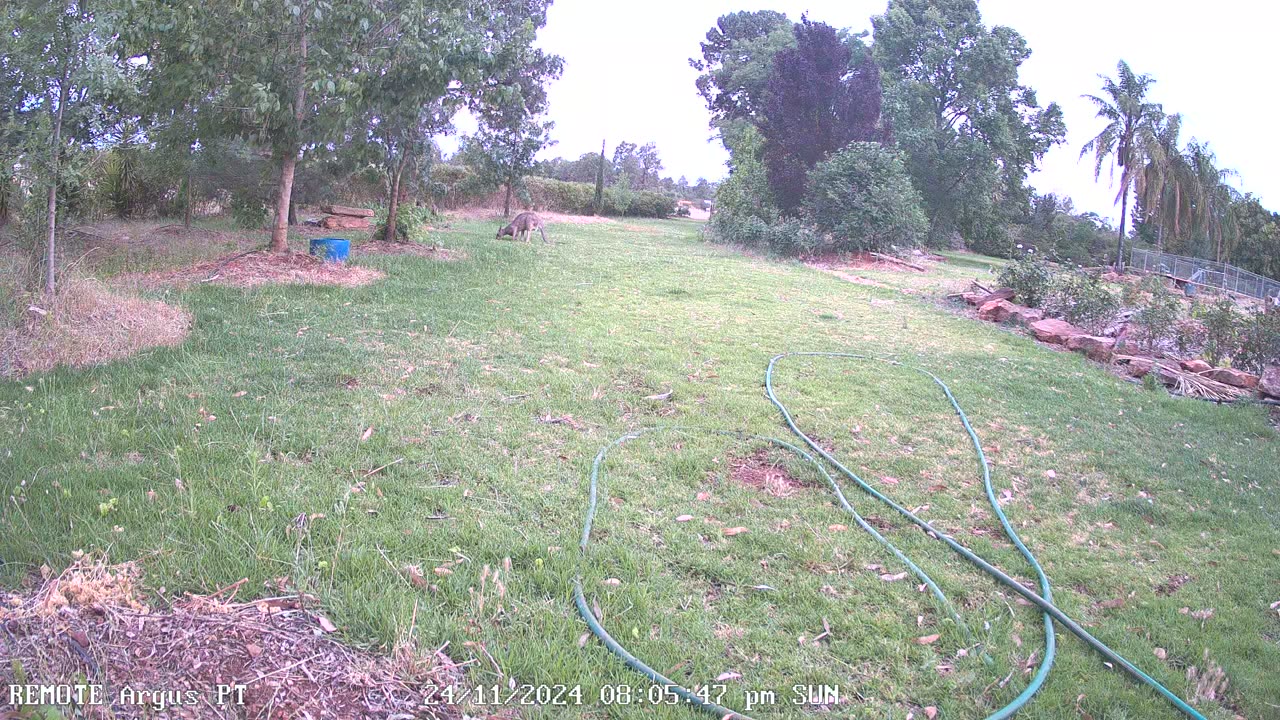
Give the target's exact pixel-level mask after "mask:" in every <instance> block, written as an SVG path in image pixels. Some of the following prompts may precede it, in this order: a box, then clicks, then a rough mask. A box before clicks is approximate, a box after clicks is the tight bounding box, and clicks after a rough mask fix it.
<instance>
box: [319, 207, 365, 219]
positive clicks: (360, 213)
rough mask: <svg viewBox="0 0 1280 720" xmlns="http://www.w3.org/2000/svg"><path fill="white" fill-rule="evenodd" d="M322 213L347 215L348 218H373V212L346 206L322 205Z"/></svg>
mask: <svg viewBox="0 0 1280 720" xmlns="http://www.w3.org/2000/svg"><path fill="white" fill-rule="evenodd" d="M320 212H322V213H325V214H327V215H345V216H347V217H358V218H371V217H373V211H372V210H370V209H368V208H354V207H347V206H345V205H321V206H320Z"/></svg>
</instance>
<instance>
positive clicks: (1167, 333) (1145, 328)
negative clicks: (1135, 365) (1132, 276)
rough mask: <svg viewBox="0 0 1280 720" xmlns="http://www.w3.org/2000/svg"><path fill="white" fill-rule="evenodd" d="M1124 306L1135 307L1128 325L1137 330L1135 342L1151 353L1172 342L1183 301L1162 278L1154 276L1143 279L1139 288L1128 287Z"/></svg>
mask: <svg viewBox="0 0 1280 720" xmlns="http://www.w3.org/2000/svg"><path fill="white" fill-rule="evenodd" d="M1125 304H1126V305H1131V306H1134V307H1136V310H1135V311H1134V313H1133V317H1132V318H1130V320H1129V322H1130V325H1131V326H1132V327H1133V329H1134V339H1135V340H1137V341H1139V342H1140V343H1142V344H1143V345H1144V346H1145V347H1146V349H1147V350H1148V351H1150V350H1152V349H1153V348H1155V346H1156V345H1157V344H1159V343H1160V342H1162V341H1164V340H1167V339H1169V338H1170V337H1171V336H1172V335H1173V333H1174V331H1175V330H1176V329H1177V328H1178V316H1179V315H1181V314H1182V302H1181V301H1180V300H1178V296H1177V295H1175V294H1174V293H1173V291H1171V290H1169V288H1168V287H1167V286H1166V285H1165V283H1164V279H1163V278H1160V277H1157V276H1154V275H1153V276H1150V277H1146V278H1143V280H1142V282H1140V283H1138V284H1137V285H1129V286H1128V287H1127V288H1126V300H1125Z"/></svg>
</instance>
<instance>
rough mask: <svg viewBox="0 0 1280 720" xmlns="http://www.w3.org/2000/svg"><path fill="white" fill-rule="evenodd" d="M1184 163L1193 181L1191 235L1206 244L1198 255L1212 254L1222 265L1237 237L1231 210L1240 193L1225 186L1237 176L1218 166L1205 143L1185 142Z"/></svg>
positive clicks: (1237, 227)
mask: <svg viewBox="0 0 1280 720" xmlns="http://www.w3.org/2000/svg"><path fill="white" fill-rule="evenodd" d="M1187 161H1188V164H1189V165H1190V167H1191V170H1192V172H1193V173H1194V174H1195V178H1196V190H1197V192H1196V194H1195V196H1194V199H1193V205H1194V219H1195V222H1194V228H1195V233H1196V235H1197V236H1198V237H1201V238H1204V240H1205V242H1206V243H1207V246H1206V247H1204V248H1203V249H1202V253H1201V254H1202V255H1203V254H1207V253H1209V252H1213V257H1214V260H1217V261H1218V262H1225V260H1226V258H1228V257H1229V256H1230V254H1231V250H1232V248H1233V247H1234V243H1235V241H1236V240H1237V239H1238V237H1239V226H1238V224H1237V223H1236V216H1235V209H1234V208H1235V205H1236V203H1238V202H1239V201H1240V191H1238V190H1236V189H1235V188H1233V187H1231V186H1230V185H1229V184H1227V181H1228V180H1230V179H1231V178H1233V177H1235V176H1236V174H1237V173H1236V171H1234V170H1228V169H1225V168H1219V167H1218V157H1217V156H1216V155H1214V154H1213V151H1212V150H1210V149H1209V144H1208V143H1201V142H1196V141H1195V140H1192V141H1191V142H1190V143H1188V144H1187Z"/></svg>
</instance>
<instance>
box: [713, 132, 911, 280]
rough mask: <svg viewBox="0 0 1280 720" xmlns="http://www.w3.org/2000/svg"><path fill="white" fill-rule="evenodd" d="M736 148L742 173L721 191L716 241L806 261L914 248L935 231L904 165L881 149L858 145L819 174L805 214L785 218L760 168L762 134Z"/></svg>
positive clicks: (740, 138) (813, 177) (743, 136)
mask: <svg viewBox="0 0 1280 720" xmlns="http://www.w3.org/2000/svg"><path fill="white" fill-rule="evenodd" d="M730 142H731V143H732V144H733V158H734V167H733V172H732V173H730V175H729V178H728V179H727V180H725V181H724V182H723V183H721V184H720V187H719V189H718V190H717V191H716V211H715V214H713V215H712V216H711V223H710V226H709V228H708V230H709V231H708V235H709V237H710V238H711V239H712V240H715V241H718V242H726V243H735V244H741V245H747V246H750V247H760V248H766V249H769V250H772V251H773V252H777V253H781V254H784V255H800V254H806V253H819V252H831V251H835V252H849V251H862V250H892V249H894V248H895V247H911V246H915V245H918V244H920V242H922V241H923V239H924V237H925V235H926V233H927V231H928V222H927V221H926V220H925V217H924V214H923V212H922V211H921V210H920V200H919V195H918V194H917V193H916V192H915V190H914V189H913V188H912V187H911V183H910V180H908V178H907V175H906V171H905V169H904V168H903V166H902V161H901V160H900V159H899V157H898V155H897V153H896V152H895V151H894V150H892V149H890V148H886V147H883V146H881V145H880V144H879V143H867V142H856V143H850V144H849V145H848V146H846V147H845V148H844V149H843V150H840V151H839V152H837V153H834V154H833V155H832V156H831V157H829V158H827V159H826V160H825V161H823V162H821V163H819V164H818V165H817V166H815V167H814V169H813V171H812V172H811V173H810V175H809V191H808V193H807V195H806V199H805V205H804V207H803V209H802V212H801V213H800V215H798V216H795V217H783V216H782V214H781V213H780V212H779V211H778V209H777V207H776V206H775V205H774V203H773V200H772V198H773V196H772V194H771V192H770V190H769V183H768V176H767V173H766V172H765V167H764V163H763V162H762V161H761V160H760V153H761V149H762V147H763V144H762V140H761V138H760V135H759V133H758V132H757V131H756V130H755V128H752V127H747V128H746V129H745V130H742V131H741V132H739V133H737V134H736V135H735V136H734V137H733V138H732V139H731V140H730Z"/></svg>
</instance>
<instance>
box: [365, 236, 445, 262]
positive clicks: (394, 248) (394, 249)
mask: <svg viewBox="0 0 1280 720" xmlns="http://www.w3.org/2000/svg"><path fill="white" fill-rule="evenodd" d="M351 252H352V253H353V254H356V255H414V256H416V257H425V258H431V259H432V260H446V261H448V260H461V259H463V258H465V257H466V256H467V254H466V253H464V252H462V251H461V250H453V249H451V248H445V247H439V246H436V245H423V244H422V243H416V242H408V243H401V242H386V241H385V240H370V241H369V242H366V243H360V244H359V245H356V246H354V247H353V248H351Z"/></svg>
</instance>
